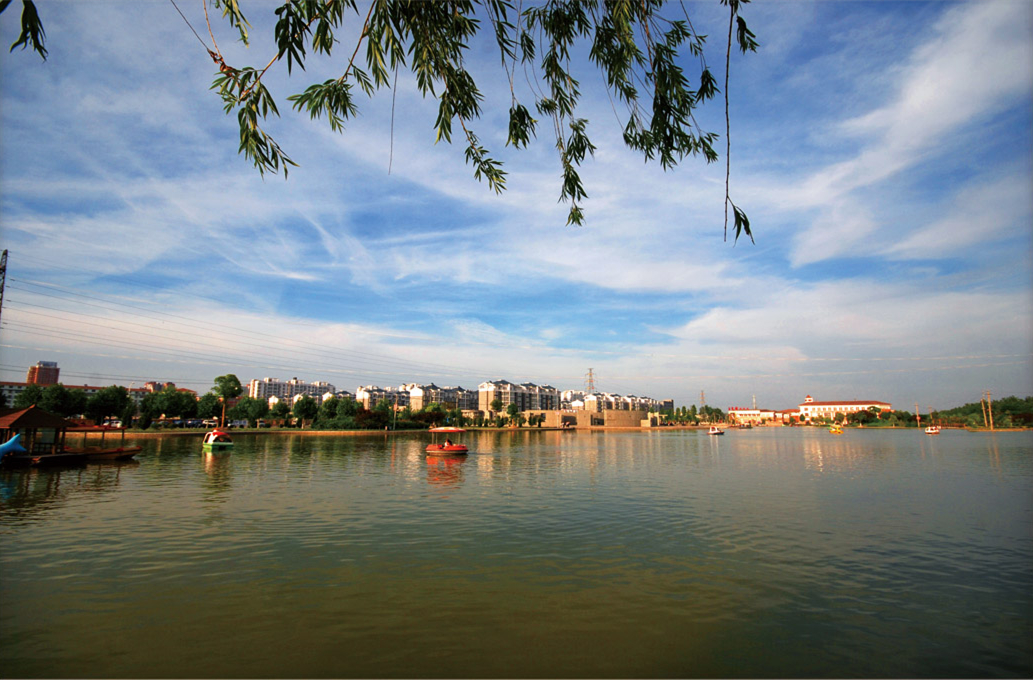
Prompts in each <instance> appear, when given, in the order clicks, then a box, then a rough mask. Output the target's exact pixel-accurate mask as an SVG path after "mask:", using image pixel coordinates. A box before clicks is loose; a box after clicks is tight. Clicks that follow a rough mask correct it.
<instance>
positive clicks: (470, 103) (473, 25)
mask: <svg viewBox="0 0 1033 680" xmlns="http://www.w3.org/2000/svg"><path fill="white" fill-rule="evenodd" d="M748 1H749V0H721V2H722V4H724V5H725V6H726V7H728V21H727V35H728V37H727V45H725V46H724V47H725V50H724V55H723V56H724V57H725V59H724V61H725V63H724V66H725V69H724V70H725V84H724V92H725V95H726V96H725V123H726V125H725V138H726V139H725V142H726V144H725V152H726V162H727V158H728V152H729V151H730V142H729V137H730V134H729V132H730V130H729V127H730V122H729V120H730V119H729V115H728V110H729V107H728V98H727V93H728V77H729V70H730V69H729V65H730V59H731V52H732V44H733V36H734V42H735V43H736V44H737V46H738V48H739V49H740V50H741V51H742V52H743V53H744V54H745V53H746V52H747V51H756V49H757V47H758V43H757V41H756V37H755V36H754V35H753V33H752V32H751V31H750V30H749V28H748V27H747V25H746V22H745V20H744V19H743V18H742V16H741V15H740V8H741V5H742V4H745V3H746V2H748ZM8 2H9V0H5V1H4V2H2V3H0V12H2V11H3V10H4V9H6V7H7V4H8ZM214 4H215V5H216V6H217V7H221V8H222V10H223V17H224V18H225V20H226V21H227V22H228V23H229V25H230V26H231V28H233V29H234V30H236V32H237V33H238V35H239V39H240V41H241V42H242V43H243V44H245V45H250V44H251V40H252V36H251V35H250V33H249V28H250V24H249V23H248V20H247V18H246V17H245V16H244V14H243V12H242V11H241V8H240V3H239V2H238V0H214ZM275 13H276V15H277V17H278V21H277V22H276V24H275V28H274V31H273V36H272V38H273V41H274V42H275V45H276V47H275V49H272V48H271V47H270V48H269V52H268V53H271V57H272V58H271V59H268V64H266V65H265V66H264V67H263V68H255V67H252V66H237V65H233V64H227V63H226V60H225V59H226V58H225V57H224V56H223V54H222V53H221V51H220V48H219V46H218V45H217V44H215V41H214V38H213V44H212V46H211V47H210V48H209V46H208V45H207V44H205V46H204V47H205V49H206V50H207V51H208V54H209V55H210V56H211V58H212V60H213V61H214V63H215V65H216V66H217V67H218V70H217V72H216V75H215V80H214V82H213V84H212V89H214V90H216V91H218V93H219V96H220V97H221V98H222V100H223V104H224V107H223V108H224V109H225V111H226V113H227V114H230V113H236V115H237V120H238V123H239V127H240V146H239V151H240V153H243V154H244V155H245V157H246V158H247V159H248V160H250V161H251V162H252V163H254V165H255V167H256V168H258V170H259V172H261V173H263V174H264V173H265V172H272V173H278V172H280V171H281V170H282V171H283V173H284V177H286V176H287V172H288V168H289V167H290V166H296V165H297V164H296V163H295V162H294V161H293V160H292V159H291V158H290V157H289V156H288V155H287V154H286V153H285V152H284V151H283V150H282V149H281V148H280V146H279V144H278V143H277V142H276V141H275V140H274V139H273V138H272V137H271V136H270V135H269V134H268V133H267V132H266V131H265V130H264V129H263V127H262V125H263V124H264V122H265V120H266V119H267V117H268V115H269V114H270V113H272V114H273V115H275V116H279V115H280V114H279V109H278V107H277V105H276V97H274V96H273V94H272V93H271V92H270V91H269V89H268V88H267V87H266V84H265V83H264V82H263V78H264V76H265V74H266V73H267V72H268V71H269V69H270V68H271V67H272V66H273V65H274V64H276V62H283V61H285V62H286V68H287V74H288V76H290V75H292V74H293V69H294V67H295V66H297V67H299V68H300V69H304V68H305V62H306V60H307V59H308V58H310V55H312V56H315V55H321V56H322V57H323V58H326V59H328V60H329V59H331V58H332V56H333V51H334V49H335V48H340V49H342V50H343V51H344V56H345V58H346V59H347V61H346V62H345V61H344V59H342V60H341V61H340V62H339V64H340V67H339V72H340V76H339V77H337V78H331V79H329V80H326V81H324V82H322V83H314V84H312V85H310V86H308V87H307V88H306V89H305V90H304V91H303V92H301V93H298V94H294V95H291V96H289V97H287V101H289V102H291V103H292V104H293V108H294V109H295V110H296V111H302V112H305V113H308V114H309V116H310V117H311V118H313V119H317V118H323V117H325V118H326V120H327V123H328V124H329V126H330V129H331V130H333V131H335V132H343V131H344V129H345V124H346V122H347V121H348V120H349V119H350V118H352V117H354V116H356V115H357V114H358V106H357V103H356V96H355V95H356V94H357V92H356V88H358V90H361V91H362V92H363V93H364V94H365V95H367V96H369V97H372V96H373V95H374V94H375V93H376V92H378V91H379V90H381V89H383V88H387V89H391V90H393V89H394V86H395V84H397V82H398V79H397V77H392V74H393V73H394V75H397V72H398V70H400V69H402V68H407V69H409V70H411V71H412V73H413V74H414V76H415V82H416V87H417V89H418V90H419V92H420V93H421V94H422V95H423V96H425V97H426V96H427V95H430V96H432V97H434V98H436V99H437V101H438V112H437V119H436V120H435V122H434V130H435V137H436V141H440V140H442V139H443V140H445V141H446V142H449V143H451V141H452V134H453V125H454V124H456V123H458V126H459V128H460V129H461V132H457V135H461V136H462V137H463V138H464V141H465V143H466V151H465V155H466V161H467V163H468V164H470V165H471V166H473V175H474V177H475V178H477V179H479V180H485V181H487V183H488V186H489V187H490V188H491V189H492V190H493V191H495V192H496V193H500V192H502V191H503V190H504V189H505V187H506V172H505V171H504V170H503V169H502V164H501V163H500V162H499V161H498V160H496V159H494V158H492V157H491V152H490V151H489V150H488V149H486V148H485V147H483V146H482V145H481V142H480V139H479V138H478V136H477V134H476V133H475V132H474V130H473V127H472V123H473V121H474V120H476V119H478V118H480V116H481V113H482V108H481V107H482V102H483V100H484V95H483V94H482V93H481V91H480V89H479V88H478V86H477V83H476V81H475V80H474V78H473V76H472V74H471V72H470V71H468V70H467V68H466V63H468V62H469V61H470V60H471V59H472V56H473V55H477V56H480V49H481V48H480V45H479V44H478V43H477V42H476V41H475V40H474V38H475V36H476V35H477V34H478V33H479V32H480V31H481V30H482V28H483V27H485V26H487V27H488V30H487V31H486V32H487V33H490V35H491V36H492V37H493V38H494V41H495V43H496V45H497V46H498V49H499V56H500V57H501V66H502V70H503V73H504V77H505V78H506V79H507V80H508V82H509V85H510V88H509V90H510V97H509V102H508V104H509V111H508V123H507V126H508V134H507V135H506V145H507V146H512V147H513V148H515V149H520V148H525V147H527V146H528V145H529V144H530V143H531V140H532V139H533V138H535V137H536V136H537V126H538V123H539V120H538V119H536V118H535V117H534V115H532V113H531V111H530V110H529V109H528V106H527V105H526V104H525V103H524V102H528V103H529V104H530V106H531V107H532V108H533V109H534V110H535V111H536V113H537V115H539V116H542V117H543V118H545V119H547V120H548V123H547V126H546V127H547V129H550V130H552V131H553V132H554V134H555V148H556V149H557V152H558V156H559V158H558V160H559V165H560V175H561V177H562V181H561V183H560V200H561V201H563V202H567V203H568V204H569V206H570V210H569V213H568V216H567V223H568V224H582V222H583V218H584V215H583V212H582V208H581V205H582V203H583V201H584V199H586V198H587V196H588V195H587V192H586V189H585V187H584V185H583V184H582V182H581V178H580V175H579V170H580V167H581V164H582V163H583V161H584V160H585V157H586V156H591V155H594V153H595V149H596V147H595V145H594V144H593V143H592V142H591V140H590V139H589V136H588V133H587V129H588V120H587V119H585V118H583V117H580V115H579V110H578V104H579V101H580V98H581V83H580V82H579V81H578V80H577V79H575V78H574V74H573V70H572V69H571V66H570V64H571V57H572V52H573V51H574V50H576V49H578V48H582V47H588V53H587V57H588V59H589V61H590V62H592V63H593V64H594V65H595V66H596V67H597V68H598V69H599V70H600V71H601V72H602V75H603V80H604V81H605V82H606V88H607V91H608V95H609V96H610V97H611V100H612V101H614V102H615V104H620V105H621V106H622V107H623V109H624V113H623V114H618V116H619V117H620V116H622V115H623V118H621V122H622V124H623V133H624V134H623V141H624V144H625V145H626V146H627V147H628V148H630V149H632V150H634V151H637V152H639V153H641V154H642V156H643V159H644V160H646V161H652V160H659V162H660V164H661V166H662V167H663V168H664V169H665V170H666V169H669V168H672V167H674V166H676V165H677V164H678V163H679V162H680V161H681V160H683V159H684V158H685V157H686V156H702V157H703V158H704V159H705V160H706V161H707V162H708V163H709V162H712V161H715V160H717V158H718V152H717V149H716V148H715V143H716V142H717V134H716V133H714V132H709V131H706V130H703V129H702V128H701V127H700V125H699V123H698V119H697V116H696V109H697V108H698V107H700V106H701V105H702V104H704V103H705V102H706V101H708V100H711V99H713V98H714V97H715V96H716V95H717V93H718V92H719V91H720V90H719V88H718V81H717V78H716V77H715V76H714V75H713V73H712V72H711V70H710V67H709V65H708V63H707V60H706V58H705V54H704V43H705V39H706V36H705V35H702V34H700V33H698V32H697V31H696V28H695V26H694V24H693V22H692V21H691V20H690V19H689V16H688V13H687V12H686V11H685V8H684V6H682V5H680V4H675V3H664V2H663V1H662V0H642V1H640V2H599V1H598V0H595V1H588V2H548V3H544V4H541V5H531V6H528V7H526V8H523V7H522V5H521V4H519V3H516V2H515V0H477V1H473V0H464V1H460V2H450V3H445V2H401V1H398V0H395V1H388V2H375V3H369V9H368V10H366V9H365V5H362V6H361V7H360V4H359V3H358V2H356V1H355V0H324V1H321V2H315V1H305V2H301V1H298V0H290V1H289V2H284V3H283V4H282V5H281V6H280V7H278V8H276V10H275ZM363 13H365V17H363V16H362V15H363ZM206 16H207V14H206ZM352 17H354V18H352ZM699 21H700V19H699V18H697V22H699ZM350 22H355V25H356V26H358V25H361V26H362V28H361V30H360V31H359V33H358V37H357V43H346V42H344V41H342V40H341V37H340V35H341V34H344V33H346V32H347V31H348V29H349V25H348V24H349V23H350ZM719 28H720V30H721V31H722V32H723V31H724V30H725V29H724V22H723V20H722V23H721V25H720V27H719ZM209 29H210V32H211V27H210V26H209ZM45 38H46V34H45V32H44V30H43V23H42V21H41V19H40V17H39V14H38V13H37V11H36V7H35V5H34V4H33V2H32V1H31V0H23V10H22V32H21V34H20V35H19V37H18V40H17V41H16V42H15V43H14V44H13V45H12V46H11V49H12V50H13V49H14V48H15V47H18V46H21V47H23V48H24V47H26V46H29V45H31V47H32V49H33V50H35V51H36V52H37V53H38V54H39V55H40V56H41V57H43V58H44V59H46V56H47V50H46V47H45ZM202 42H204V41H203V40H202ZM363 47H365V49H364V50H363V49H362V48H363ZM360 51H362V52H363V57H364V59H357V58H356V57H358V55H359V53H360ZM268 53H267V54H268ZM363 61H364V62H365V68H363V67H362V63H363ZM683 64H694V65H695V66H697V67H698V69H699V71H698V76H696V77H695V82H692V79H691V78H690V74H688V73H686V71H685V69H684V68H683ZM342 67H343V68H342ZM520 72H523V73H525V75H527V76H529V77H526V78H525V79H524V80H526V81H527V82H528V87H527V89H526V90H524V89H522V83H521V79H520V78H519V77H518V75H517V74H518V73H520ZM532 82H534V83H536V84H534V85H532V84H531V83H532ZM521 99H523V101H521ZM614 113H617V109H616V106H615V108H614ZM492 117H493V118H495V117H496V116H492ZM728 176H729V173H728V171H727V169H726V182H725V197H724V198H725V202H724V203H725V235H726V237H727V231H728V208H729V207H731V208H732V212H733V217H734V222H735V225H734V228H735V236H736V239H738V237H739V235H740V233H741V232H745V233H746V234H747V235H748V236H750V238H751V240H752V238H753V237H752V233H751V232H750V225H749V220H748V219H747V218H746V215H745V213H743V212H742V210H740V209H739V207H738V206H736V205H735V204H734V203H733V202H732V200H731V197H730V191H729V185H728V180H727V177H728Z"/></svg>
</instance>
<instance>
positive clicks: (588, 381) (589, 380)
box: [585, 369, 595, 394]
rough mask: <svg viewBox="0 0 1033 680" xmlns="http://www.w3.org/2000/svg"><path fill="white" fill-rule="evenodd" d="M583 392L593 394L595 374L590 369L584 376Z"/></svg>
mask: <svg viewBox="0 0 1033 680" xmlns="http://www.w3.org/2000/svg"><path fill="white" fill-rule="evenodd" d="M585 392H586V393H588V394H595V374H594V373H592V369H588V375H586V376H585Z"/></svg>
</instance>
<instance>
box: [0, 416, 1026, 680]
mask: <svg viewBox="0 0 1033 680" xmlns="http://www.w3.org/2000/svg"><path fill="white" fill-rule="evenodd" d="M464 441H465V443H467V444H469V445H470V450H471V453H470V455H468V456H465V457H462V458H436V457H432V456H428V455H427V454H425V453H424V451H423V447H424V446H425V445H426V443H427V442H428V435H422V436H420V435H399V436H393V437H390V438H388V437H385V436H384V435H374V436H362V437H308V436H306V437H297V436H286V435H284V436H280V435H264V436H254V435H252V436H238V437H236V442H237V444H236V447H235V449H234V450H233V452H232V453H229V454H222V455H215V456H210V455H209V456H206V455H204V454H202V453H201V445H200V438H177V439H166V440H144V441H142V442H141V443H143V445H144V447H145V448H144V452H143V453H142V454H140V455H139V456H138V460H139V462H138V463H133V464H128V465H125V464H123V465H114V464H110V465H97V466H89V467H87V468H83V469H77V470H63V471H4V472H2V473H0V482H2V483H0V668H2V669H3V670H2V674H3V676H5V677H39V676H46V677H134V678H141V677H241V676H246V677H348V676H352V677H354V676H361V677H385V676H390V677H471V676H474V677H543V676H544V677H614V676H619V677H671V676H678V677H692V676H696V677H700V676H705V677H787V676H788V677H828V676H836V677H1030V676H1033V433H998V434H995V435H990V434H975V433H966V432H958V431H947V432H944V433H943V434H942V435H940V436H939V437H929V436H926V435H924V434H921V433H919V432H916V431H913V430H912V431H899V430H898V431H872V430H848V431H847V432H846V434H844V435H842V436H833V435H830V434H829V433H827V432H825V431H823V430H819V429H797V428H794V429H789V428H785V429H754V430H749V431H730V432H729V433H728V434H727V435H725V436H724V437H708V436H707V435H706V433H705V432H699V433H697V432H693V431H673V432H617V433H601V432H593V433H588V432H581V433H579V432H520V433H515V434H513V433H496V432H486V433H474V432H471V433H468V434H467V435H466V437H465V440H464Z"/></svg>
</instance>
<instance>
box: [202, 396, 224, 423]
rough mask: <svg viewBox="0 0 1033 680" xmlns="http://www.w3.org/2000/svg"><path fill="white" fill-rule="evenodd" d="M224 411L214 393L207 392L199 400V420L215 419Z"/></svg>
mask: <svg viewBox="0 0 1033 680" xmlns="http://www.w3.org/2000/svg"><path fill="white" fill-rule="evenodd" d="M221 410H222V406H221V404H220V403H219V397H218V396H217V395H216V394H215V393H214V392H205V393H204V394H203V395H201V398H200V399H198V400H197V417H198V418H204V419H206V420H207V419H208V418H214V417H216V416H217V415H219V413H220V411H221Z"/></svg>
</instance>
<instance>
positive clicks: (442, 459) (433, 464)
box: [427, 454, 467, 487]
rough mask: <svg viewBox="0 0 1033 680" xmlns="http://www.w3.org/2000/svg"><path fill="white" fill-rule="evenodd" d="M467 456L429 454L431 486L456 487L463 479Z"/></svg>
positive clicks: (428, 479)
mask: <svg viewBox="0 0 1033 680" xmlns="http://www.w3.org/2000/svg"><path fill="white" fill-rule="evenodd" d="M466 459H467V456H438V455H431V454H427V482H428V483H429V484H430V485H431V486H440V487H456V486H459V485H460V484H461V483H462V481H463V463H464V462H465V461H466Z"/></svg>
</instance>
